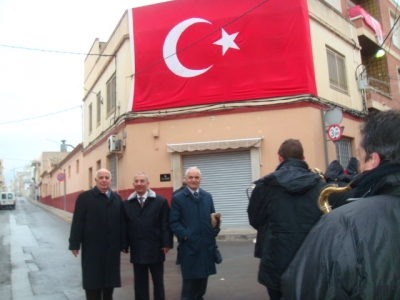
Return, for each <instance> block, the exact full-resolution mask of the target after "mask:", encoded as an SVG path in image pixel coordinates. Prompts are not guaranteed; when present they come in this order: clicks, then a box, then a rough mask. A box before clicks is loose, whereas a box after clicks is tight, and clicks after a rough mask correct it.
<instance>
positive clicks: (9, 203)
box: [0, 192, 17, 209]
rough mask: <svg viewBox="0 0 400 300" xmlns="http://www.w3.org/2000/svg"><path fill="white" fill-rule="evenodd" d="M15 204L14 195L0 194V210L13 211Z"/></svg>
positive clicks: (9, 193)
mask: <svg viewBox="0 0 400 300" xmlns="http://www.w3.org/2000/svg"><path fill="white" fill-rule="evenodd" d="M16 203H17V198H16V197H15V194H14V193H12V192H1V199H0V209H3V208H4V207H10V208H12V209H15V205H16Z"/></svg>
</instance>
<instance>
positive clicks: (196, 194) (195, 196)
mask: <svg viewBox="0 0 400 300" xmlns="http://www.w3.org/2000/svg"><path fill="white" fill-rule="evenodd" d="M193 196H194V199H196V200H197V198H198V197H199V193H198V192H194V193H193Z"/></svg>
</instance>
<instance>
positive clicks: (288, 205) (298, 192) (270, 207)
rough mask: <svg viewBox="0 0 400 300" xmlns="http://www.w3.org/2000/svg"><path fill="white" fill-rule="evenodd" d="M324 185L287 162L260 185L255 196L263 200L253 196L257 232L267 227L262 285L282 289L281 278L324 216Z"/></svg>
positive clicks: (251, 211) (305, 168)
mask: <svg viewBox="0 0 400 300" xmlns="http://www.w3.org/2000/svg"><path fill="white" fill-rule="evenodd" d="M324 185H325V182H323V181H322V180H321V179H320V177H319V175H317V174H316V173H313V172H311V171H310V170H309V169H308V165H307V163H306V162H304V161H302V160H299V159H287V160H285V161H284V162H282V163H281V164H280V165H279V166H278V168H277V169H276V171H275V172H273V173H271V174H269V175H267V176H265V177H264V178H262V179H261V180H259V182H258V183H257V186H256V188H255V189H254V191H253V193H257V194H259V195H262V197H255V196H254V197H253V194H252V197H251V198H250V203H249V207H248V215H249V221H250V224H251V225H252V226H253V227H254V228H256V229H257V228H259V227H260V226H261V227H262V226H266V233H265V239H264V242H263V249H262V258H261V263H260V269H259V273H258V281H259V282H260V283H261V284H263V285H265V286H267V287H269V288H272V289H280V276H281V275H282V273H283V271H284V270H285V269H286V266H287V265H288V264H289V262H290V260H291V259H292V257H293V255H294V253H295V252H296V250H297V249H298V247H299V246H300V244H301V242H302V241H303V239H304V238H305V236H306V235H307V233H308V231H309V230H310V228H311V227H312V226H313V224H314V223H315V222H316V221H317V220H318V219H319V217H320V216H321V215H322V213H321V211H320V210H319V208H318V205H317V199H318V195H319V191H320V189H321V188H322V187H323V186H324ZM261 189H262V191H260V190H261ZM257 190H258V191H257Z"/></svg>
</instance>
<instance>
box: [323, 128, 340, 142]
mask: <svg viewBox="0 0 400 300" xmlns="http://www.w3.org/2000/svg"><path fill="white" fill-rule="evenodd" d="M326 132H327V134H328V137H329V139H330V140H331V141H337V140H340V138H341V137H342V134H343V128H342V127H341V126H340V125H338V124H332V125H331V126H329V127H328V130H327V131H326Z"/></svg>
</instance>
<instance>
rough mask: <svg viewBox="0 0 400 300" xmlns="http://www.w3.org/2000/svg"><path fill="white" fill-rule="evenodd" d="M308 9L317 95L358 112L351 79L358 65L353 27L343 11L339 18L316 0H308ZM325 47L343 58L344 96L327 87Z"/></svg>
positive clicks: (356, 93) (359, 102)
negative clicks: (344, 71) (344, 72)
mask: <svg viewBox="0 0 400 300" xmlns="http://www.w3.org/2000/svg"><path fill="white" fill-rule="evenodd" d="M308 6H309V10H310V28H311V41H312V48H313V57H314V67H315V77H316V82H317V89H318V95H319V96H320V97H321V98H324V99H327V100H329V101H332V102H334V103H337V104H339V105H343V106H345V107H348V108H351V109H356V110H359V111H361V110H362V108H363V106H362V94H361V92H360V90H358V86H357V82H356V79H355V71H356V68H357V66H358V65H359V64H360V63H361V56H360V51H359V48H358V47H357V46H355V44H356V45H358V42H356V41H358V38H357V34H356V28H355V27H354V25H353V24H352V23H350V22H349V21H348V20H346V19H345V18H344V17H345V16H347V12H344V16H343V15H339V14H338V13H337V12H335V11H334V10H332V9H329V8H328V6H327V5H325V4H324V3H323V2H322V1H318V0H308ZM326 47H329V48H331V49H333V50H335V51H336V52H338V53H339V54H340V55H342V56H344V58H345V64H346V71H347V84H348V92H347V93H343V92H339V91H336V90H334V89H332V88H330V84H329V72H328V63H327V55H326Z"/></svg>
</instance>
